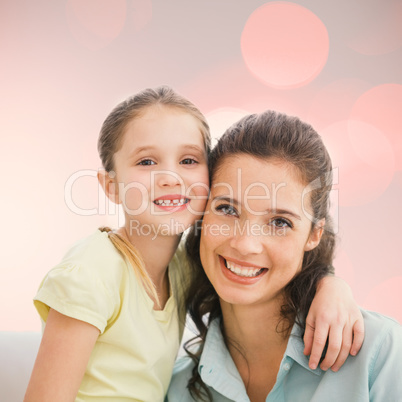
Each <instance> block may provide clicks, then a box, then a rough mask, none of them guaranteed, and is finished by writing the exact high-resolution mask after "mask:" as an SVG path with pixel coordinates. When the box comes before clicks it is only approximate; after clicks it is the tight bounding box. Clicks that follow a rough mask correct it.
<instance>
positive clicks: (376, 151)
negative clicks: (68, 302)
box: [0, 0, 402, 330]
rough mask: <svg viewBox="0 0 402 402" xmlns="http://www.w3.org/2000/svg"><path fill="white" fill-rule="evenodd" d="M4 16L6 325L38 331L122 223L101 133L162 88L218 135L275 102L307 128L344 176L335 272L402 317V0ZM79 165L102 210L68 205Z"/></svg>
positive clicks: (56, 6) (129, 3)
mask: <svg viewBox="0 0 402 402" xmlns="http://www.w3.org/2000/svg"><path fill="white" fill-rule="evenodd" d="M0 19H1V21H0V49H1V55H2V57H1V66H0V71H1V75H0V81H1V100H0V102H1V114H0V129H1V146H0V160H1V163H2V169H3V178H2V186H1V187H2V197H1V211H2V221H3V224H2V230H1V244H2V246H1V251H0V252H1V256H0V257H1V265H0V273H1V280H0V306H1V323H0V329H1V330H39V329H40V322H39V319H38V316H37V314H36V313H35V311H34V308H33V304H32V298H33V296H34V294H35V292H36V289H37V287H38V285H39V282H40V281H41V279H42V277H43V276H44V275H45V273H46V272H47V271H48V270H49V269H50V268H51V267H52V266H53V265H55V264H56V263H57V262H58V261H59V259H60V258H61V257H62V255H63V254H64V252H65V251H66V250H67V248H68V247H69V246H70V245H71V244H72V243H73V242H74V241H75V240H77V239H79V238H81V237H84V236H87V235H88V234H90V233H92V232H93V231H94V230H95V229H96V227H98V226H100V225H105V224H106V225H111V226H116V225H117V224H118V222H119V217H118V214H117V213H114V214H106V213H105V211H104V209H105V208H104V206H103V202H104V198H103V194H102V192H101V190H100V189H99V188H98V184H97V181H96V178H95V177H94V172H96V170H97V169H98V168H99V167H100V166H101V165H100V161H99V158H98V155H97V149H96V142H97V136H98V132H99V129H100V126H101V124H102V122H103V120H104V118H105V117H106V115H107V114H108V112H109V111H110V110H111V109H112V107H113V106H114V105H115V104H116V103H117V102H119V101H121V100H123V99H124V98H126V97H127V96H129V95H131V94H133V93H135V92H137V91H139V90H141V89H143V88H145V87H150V86H151V87H153V86H157V85H161V84H167V85H170V86H172V87H173V88H175V89H176V90H177V91H178V92H179V93H181V94H183V95H184V96H186V97H188V98H189V99H190V100H192V101H193V102H194V103H195V104H196V105H198V106H199V107H200V108H201V110H202V111H203V112H204V113H205V114H206V115H207V117H208V119H209V121H210V123H211V128H212V131H213V135H214V137H215V138H216V137H218V136H219V135H220V134H221V133H222V132H223V130H224V129H225V128H226V127H228V126H229V125H230V124H231V123H233V122H234V121H235V120H236V119H238V118H239V117H241V116H242V115H244V114H246V113H250V112H259V111H262V110H265V109H268V108H270V109H275V110H278V111H282V112H285V113H288V114H293V115H298V116H300V117H301V118H302V119H304V120H306V121H308V122H310V123H311V124H312V125H313V126H314V127H315V128H316V129H317V130H318V131H319V132H320V133H321V134H322V135H323V137H324V140H325V142H326V144H327V146H328V148H329V150H330V153H331V155H332V157H333V161H334V165H335V166H337V167H338V168H339V170H338V172H339V175H338V179H337V184H336V186H335V188H334V192H333V200H334V201H335V204H336V205H335V208H334V211H335V212H336V215H337V218H338V227H339V235H340V238H341V240H340V243H339V248H338V253H337V260H336V264H335V266H336V269H337V274H338V275H339V276H341V277H342V278H344V279H345V280H346V281H347V282H348V283H349V284H350V285H351V287H352V289H353V291H354V294H355V296H356V299H357V301H358V303H359V304H360V305H361V306H363V307H365V308H368V309H372V310H377V311H380V312H382V313H384V314H387V315H390V316H393V317H395V318H397V319H398V320H399V321H400V322H401V321H402V292H401V289H402V270H401V265H402V264H401V257H400V254H399V252H400V251H401V249H402V234H401V233H402V208H401V205H402V68H401V66H402V47H401V46H402V23H401V20H402V2H401V1H399V0H387V1H386V2H384V1H381V0H355V1H353V2H350V1H347V0H340V1H338V2H336V3H335V2H323V1H319V0H300V1H293V2H265V1H257V0H248V1H247V2H246V1H241V2H234V1H232V0H220V1H211V0H208V1H199V2H195V1H193V2H189V1H187V0H172V1H151V0H64V1H55V2H49V1H45V0H38V1H35V2H32V1H28V0H13V1H11V0H8V1H2V2H1V3H0ZM81 170H88V172H87V174H88V175H87V176H85V177H81V178H79V179H77V180H75V181H74V182H73V185H72V187H71V192H69V197H71V199H70V200H69V202H70V204H71V202H73V203H74V204H75V205H76V206H78V207H79V208H81V209H85V210H88V214H93V213H94V212H95V214H93V215H87V216H83V215H78V214H76V213H75V212H74V211H72V210H71V208H68V207H67V205H66V200H65V185H66V183H68V180H69V178H70V177H71V176H72V175H73V174H74V173H75V172H78V171H81ZM71 180H72V179H70V181H71ZM98 197H99V198H100V201H99V200H98ZM98 206H100V207H101V209H100V210H98V212H100V214H98V213H96V210H97V208H98ZM91 210H94V211H91Z"/></svg>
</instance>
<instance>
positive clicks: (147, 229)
mask: <svg viewBox="0 0 402 402" xmlns="http://www.w3.org/2000/svg"><path fill="white" fill-rule="evenodd" d="M206 158H207V155H206V152H205V147H204V142H203V137H202V134H201V130H200V124H199V122H198V120H197V119H196V118H194V117H193V116H192V115H190V114H189V113H186V112H183V111H182V110H180V109H177V108H169V107H164V106H154V107H149V108H147V109H146V110H145V111H144V113H143V114H142V115H141V116H140V117H137V118H135V119H133V120H132V121H131V122H130V123H129V124H128V126H127V128H126V132H125V134H124V137H123V143H122V145H121V147H120V149H119V151H118V152H116V153H115V155H114V165H115V172H116V177H115V180H114V182H115V183H116V185H117V186H118V188H117V189H116V190H117V194H118V200H117V202H119V203H122V204H123V208H124V211H125V215H126V228H127V229H128V230H129V231H130V234H131V235H135V234H138V235H141V234H142V235H150V234H154V235H155V234H158V235H175V234H179V233H182V232H183V231H184V230H185V229H187V228H188V227H190V226H191V225H192V224H193V223H194V222H195V220H196V219H197V218H199V217H200V216H201V215H202V213H203V212H204V209H205V204H206V200H207V196H208V184H209V183H208V167H207V159H206Z"/></svg>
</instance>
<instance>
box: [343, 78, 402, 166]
mask: <svg viewBox="0 0 402 402" xmlns="http://www.w3.org/2000/svg"><path fill="white" fill-rule="evenodd" d="M350 117H351V118H352V119H354V120H361V121H364V122H366V123H369V124H371V125H373V126H375V127H376V128H377V129H378V130H380V131H381V132H382V133H383V134H384V135H385V136H386V137H387V138H388V140H389V141H390V143H391V145H392V148H393V151H394V153H395V158H396V169H397V170H402V85H399V84H383V85H379V86H376V87H374V88H372V89H370V90H369V91H367V92H365V93H364V94H363V95H362V96H360V98H358V99H357V101H356V103H355V104H354V106H353V108H352V112H351V115H350Z"/></svg>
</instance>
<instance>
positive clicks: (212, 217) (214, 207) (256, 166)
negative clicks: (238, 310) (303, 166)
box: [200, 154, 322, 305]
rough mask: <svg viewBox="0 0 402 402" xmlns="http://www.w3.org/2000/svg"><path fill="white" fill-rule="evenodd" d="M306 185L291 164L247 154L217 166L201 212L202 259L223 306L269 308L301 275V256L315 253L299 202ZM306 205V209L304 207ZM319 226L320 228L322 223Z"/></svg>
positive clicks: (316, 236)
mask: <svg viewBox="0 0 402 402" xmlns="http://www.w3.org/2000/svg"><path fill="white" fill-rule="evenodd" d="M305 187H306V186H305V184H304V183H302V182H301V181H300V179H299V178H298V175H297V172H296V170H295V168H294V167H293V166H291V165H290V164H288V163H286V162H283V161H278V160H268V161H263V160H261V159H257V158H254V157H252V156H248V155H245V154H241V155H237V156H231V157H227V158H226V159H225V160H224V161H223V163H222V164H221V165H220V167H219V169H218V171H217V172H216V175H215V177H214V182H213V183H212V185H211V195H210V199H209V201H208V204H207V208H206V211H205V216H204V219H203V225H202V235H201V245H200V255H201V261H202V265H203V267H204V270H205V272H206V274H207V276H208V278H209V280H210V281H211V283H212V285H213V286H214V288H215V290H216V291H217V293H218V295H219V297H220V298H221V301H223V302H226V303H230V304H243V305H245V304H247V305H249V304H257V303H269V302H272V301H274V300H278V299H279V298H280V297H281V293H282V290H283V289H284V287H285V286H286V285H287V284H288V283H289V281H290V280H291V279H292V278H293V277H294V276H295V275H296V274H297V273H298V272H299V271H300V270H301V266H302V261H303V255H304V252H305V251H307V250H311V249H313V248H314V247H316V246H317V245H318V243H319V240H320V238H321V232H322V230H321V229H314V230H313V231H312V230H311V228H312V223H311V221H310V220H309V219H308V218H307V216H308V215H307V216H306V214H305V212H304V211H305V210H306V211H307V212H308V213H311V211H310V202H309V197H308V196H306V197H305V199H304V200H303V190H304V189H305ZM303 201H304V206H303ZM321 223H322V222H321Z"/></svg>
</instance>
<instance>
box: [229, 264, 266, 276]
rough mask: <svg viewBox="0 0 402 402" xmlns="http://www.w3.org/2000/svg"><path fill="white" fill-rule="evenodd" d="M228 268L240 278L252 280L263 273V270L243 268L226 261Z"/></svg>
mask: <svg viewBox="0 0 402 402" xmlns="http://www.w3.org/2000/svg"><path fill="white" fill-rule="evenodd" d="M226 268H227V269H228V270H229V271H231V272H233V273H234V274H236V275H238V276H244V277H247V278H252V277H254V276H258V275H259V274H261V273H262V270H263V268H252V267H246V268H245V267H242V266H240V265H237V264H235V263H234V262H231V261H227V260H226Z"/></svg>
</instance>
